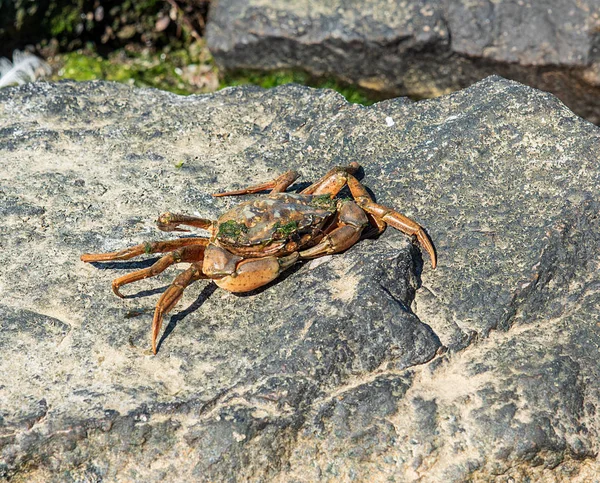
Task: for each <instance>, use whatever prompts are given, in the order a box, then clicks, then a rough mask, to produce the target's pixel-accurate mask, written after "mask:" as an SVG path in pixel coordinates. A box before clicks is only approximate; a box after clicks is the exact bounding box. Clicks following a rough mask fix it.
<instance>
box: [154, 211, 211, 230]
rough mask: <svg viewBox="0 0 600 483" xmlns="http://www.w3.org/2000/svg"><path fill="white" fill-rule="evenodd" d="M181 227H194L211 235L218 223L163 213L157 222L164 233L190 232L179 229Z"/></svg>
mask: <svg viewBox="0 0 600 483" xmlns="http://www.w3.org/2000/svg"><path fill="white" fill-rule="evenodd" d="M179 225H187V226H193V227H194V228H202V229H203V230H208V231H210V232H211V234H214V231H215V229H216V226H217V222H215V221H213V220H208V219H206V218H198V217H197V216H189V215H181V214H179V213H170V212H168V211H167V212H166V213H163V214H162V215H160V216H159V217H158V219H157V220H156V226H157V228H158V229H159V230H162V231H190V230H184V229H183V228H179Z"/></svg>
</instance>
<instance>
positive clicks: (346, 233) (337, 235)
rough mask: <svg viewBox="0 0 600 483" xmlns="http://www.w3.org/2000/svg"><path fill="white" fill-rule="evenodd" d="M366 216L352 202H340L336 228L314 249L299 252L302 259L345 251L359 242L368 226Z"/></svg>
mask: <svg viewBox="0 0 600 483" xmlns="http://www.w3.org/2000/svg"><path fill="white" fill-rule="evenodd" d="M368 224H369V219H368V218H367V214H366V213H365V212H364V211H363V210H362V209H361V208H360V207H359V206H358V205H357V204H356V203H354V202H353V201H345V202H342V205H341V206H340V209H339V220H338V226H337V227H336V228H335V229H333V230H332V231H331V232H330V233H328V234H326V235H325V236H324V237H323V239H322V240H321V241H320V242H319V243H317V244H316V245H315V246H314V247H312V248H309V249H308V250H303V251H301V252H300V256H301V257H302V258H315V257H320V256H322V255H329V254H332V253H339V252H343V251H344V250H347V249H348V248H350V247H351V246H352V245H354V244H355V243H356V242H357V241H358V240H360V237H361V234H362V231H363V229H364V228H365V227H366V226H368Z"/></svg>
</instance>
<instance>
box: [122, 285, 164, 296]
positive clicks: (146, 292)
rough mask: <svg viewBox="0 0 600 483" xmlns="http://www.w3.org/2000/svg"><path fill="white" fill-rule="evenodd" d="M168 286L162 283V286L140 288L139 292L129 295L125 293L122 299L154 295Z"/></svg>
mask: <svg viewBox="0 0 600 483" xmlns="http://www.w3.org/2000/svg"><path fill="white" fill-rule="evenodd" d="M168 288H169V285H163V286H162V287H156V288H150V289H148V290H140V291H139V292H136V293H133V294H131V295H125V296H124V297H123V298H124V299H138V298H140V297H148V296H150V295H156V294H159V293H163V292H164V291H165V290H167V289H168Z"/></svg>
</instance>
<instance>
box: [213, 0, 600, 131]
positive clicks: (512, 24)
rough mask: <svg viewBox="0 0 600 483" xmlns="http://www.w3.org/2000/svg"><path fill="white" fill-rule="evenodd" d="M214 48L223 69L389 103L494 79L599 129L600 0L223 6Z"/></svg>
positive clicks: (241, 0)
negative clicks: (279, 76) (313, 82)
mask: <svg viewBox="0 0 600 483" xmlns="http://www.w3.org/2000/svg"><path fill="white" fill-rule="evenodd" d="M207 40H208V45H209V48H210V49H211V51H212V53H213V54H214V56H215V58H216V60H217V62H218V63H219V64H220V66H222V67H223V68H224V69H228V70H237V69H263V70H271V69H282V68H284V69H288V68H292V69H303V70H307V71H309V72H311V73H313V74H315V75H318V76H323V75H325V76H335V77H338V78H340V79H342V80H345V81H347V82H350V83H354V84H358V85H360V86H362V87H365V88H367V89H370V90H373V91H378V92H381V93H383V94H385V95H409V96H413V97H418V98H423V97H434V96H438V95H441V94H444V93H448V92H451V91H454V90H457V89H461V88H464V87H467V86H469V85H471V84H472V83H473V82H475V81H477V80H480V79H482V78H484V77H486V76H488V75H491V74H494V73H496V74H500V75H503V76H505V77H508V78H512V79H515V80H518V81H520V82H523V83H526V84H528V85H531V86H534V87H537V88H540V89H543V90H547V91H550V92H553V93H555V94H556V95H557V96H558V97H560V98H561V99H562V100H563V102H565V103H566V104H567V105H568V106H570V107H571V108H572V109H573V110H575V112H577V113H578V114H579V115H581V116H583V117H586V118H587V119H589V120H591V121H592V122H595V123H600V2H598V0H581V1H579V0H578V1H575V0H569V1H565V0H550V1H543V2H542V1H537V2H535V1H534V2H530V1H525V2H524V1H520V0H519V1H517V0H498V1H491V0H460V1H456V0H445V1H443V2H439V1H430V0H425V1H423V0H408V1H402V2H400V1H394V0H391V1H390V0H368V1H359V2H357V1H354V0H331V1H327V2H314V1H310V0H298V1H294V2H288V1H285V0H275V1H273V0H249V1H248V0H217V1H215V2H213V3H212V4H211V12H210V21H209V24H208V29H207Z"/></svg>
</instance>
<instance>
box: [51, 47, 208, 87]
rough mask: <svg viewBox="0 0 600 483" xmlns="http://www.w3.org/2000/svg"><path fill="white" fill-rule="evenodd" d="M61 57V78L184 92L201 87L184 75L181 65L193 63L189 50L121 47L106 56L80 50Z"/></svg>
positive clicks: (59, 77) (59, 75)
mask: <svg viewBox="0 0 600 483" xmlns="http://www.w3.org/2000/svg"><path fill="white" fill-rule="evenodd" d="M61 60H62V61H63V62H64V64H63V68H62V69H61V70H60V71H59V74H58V76H57V79H73V80H77V81H86V80H94V79H102V80H109V81H115V82H123V83H128V84H133V85H135V86H137V87H154V88H156V89H162V90H166V91H170V92H174V93H176V94H183V95H185V94H191V93H193V92H197V90H198V89H194V87H193V86H190V85H188V84H187V83H186V82H185V81H184V80H183V78H182V77H181V74H180V73H181V70H180V68H181V66H185V65H187V64H188V63H191V59H189V54H187V53H183V52H177V53H176V54H164V53H154V54H151V53H131V52H125V51H124V50H120V51H116V52H115V53H113V54H111V55H110V56H109V57H108V58H103V57H100V56H99V55H97V54H95V53H93V52H90V53H87V52H84V51H77V52H70V53H68V54H64V55H62V56H61Z"/></svg>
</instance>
